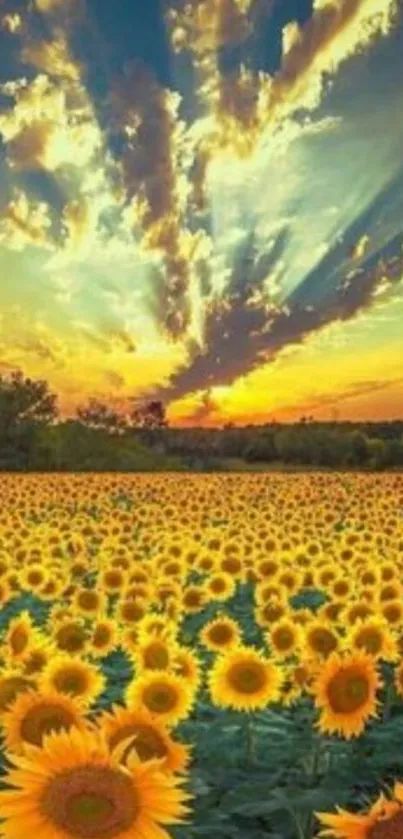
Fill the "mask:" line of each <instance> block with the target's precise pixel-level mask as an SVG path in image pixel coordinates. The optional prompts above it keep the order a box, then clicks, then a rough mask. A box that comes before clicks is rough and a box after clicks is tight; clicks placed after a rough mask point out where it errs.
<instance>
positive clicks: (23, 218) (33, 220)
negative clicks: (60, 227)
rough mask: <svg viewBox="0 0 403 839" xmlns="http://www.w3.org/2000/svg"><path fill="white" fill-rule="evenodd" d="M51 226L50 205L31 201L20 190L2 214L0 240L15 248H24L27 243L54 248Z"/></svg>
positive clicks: (0, 217) (0, 218)
mask: <svg viewBox="0 0 403 839" xmlns="http://www.w3.org/2000/svg"><path fill="white" fill-rule="evenodd" d="M50 227H51V219H50V216H49V207H48V205H47V204H45V203H44V202H35V201H29V200H28V198H27V196H26V194H25V193H24V192H22V191H20V190H19V191H16V192H15V195H14V198H13V199H12V200H11V201H9V202H8V204H6V206H5V207H4V208H3V211H2V214H1V216H0V241H1V242H2V243H3V244H5V245H7V247H9V248H12V249H14V250H23V249H24V248H25V247H26V246H27V245H33V246H35V247H41V248H50V249H52V248H53V242H52V239H51V237H50Z"/></svg>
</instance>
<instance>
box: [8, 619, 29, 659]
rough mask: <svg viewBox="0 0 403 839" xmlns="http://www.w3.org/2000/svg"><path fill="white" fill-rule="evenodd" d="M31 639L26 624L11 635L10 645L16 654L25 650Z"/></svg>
mask: <svg viewBox="0 0 403 839" xmlns="http://www.w3.org/2000/svg"><path fill="white" fill-rule="evenodd" d="M28 641H29V635H28V632H27V630H26V628H25V626H18V627H16V628H15V629H14V631H13V632H12V633H11V636H10V647H11V649H12V651H13V653H14V654H15V655H20V653H22V652H24V650H25V647H26V646H27V644H28Z"/></svg>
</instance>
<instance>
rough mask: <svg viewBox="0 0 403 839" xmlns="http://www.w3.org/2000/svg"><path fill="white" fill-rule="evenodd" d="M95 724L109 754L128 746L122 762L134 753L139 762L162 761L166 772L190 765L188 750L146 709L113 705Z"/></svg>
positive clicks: (177, 770)
mask: <svg viewBox="0 0 403 839" xmlns="http://www.w3.org/2000/svg"><path fill="white" fill-rule="evenodd" d="M97 725H98V726H99V728H100V730H101V731H102V733H103V734H104V735H105V738H106V741H107V743H108V746H109V749H110V750H111V751H113V750H114V749H115V748H116V747H117V746H118V745H119V744H120V743H123V742H126V743H127V746H126V750H125V752H124V755H123V760H124V761H126V760H127V757H128V755H130V754H131V752H133V751H134V752H136V753H137V755H138V756H139V758H140V760H142V761H146V760H155V759H158V760H162V761H163V767H162V768H163V769H164V770H168V771H169V772H183V770H184V769H185V768H186V766H187V764H188V762H189V749H188V748H187V747H186V746H183V745H182V744H181V743H176V742H175V741H174V740H173V739H172V737H171V735H170V733H169V732H168V730H167V729H166V728H165V726H164V725H163V724H162V723H161V722H160V720H159V719H157V718H156V717H154V716H153V714H151V713H150V711H148V710H147V708H138V709H134V710H130V709H129V708H122V707H120V706H119V705H115V706H114V708H113V710H112V712H106V711H105V712H104V713H103V714H101V715H100V716H99V717H98V718H97Z"/></svg>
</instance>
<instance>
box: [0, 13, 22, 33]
mask: <svg viewBox="0 0 403 839" xmlns="http://www.w3.org/2000/svg"><path fill="white" fill-rule="evenodd" d="M0 26H1V28H2V29H4V30H5V31H6V32H10V34H11V35H15V34H17V33H19V32H20V31H21V29H22V17H21V15H20V14H19V13H18V12H13V13H10V14H7V15H4V17H2V18H1V20H0Z"/></svg>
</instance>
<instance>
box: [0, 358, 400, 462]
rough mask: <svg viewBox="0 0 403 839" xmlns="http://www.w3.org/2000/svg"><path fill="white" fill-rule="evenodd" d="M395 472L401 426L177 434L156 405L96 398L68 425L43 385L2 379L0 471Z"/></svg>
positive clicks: (297, 426) (298, 426) (302, 424)
mask: <svg viewBox="0 0 403 839" xmlns="http://www.w3.org/2000/svg"><path fill="white" fill-rule="evenodd" d="M269 466H271V467H273V468H285V469H287V468H288V469H292V468H328V469H376V470H382V469H390V468H399V467H403V420H396V421H394V422H373V423H351V422H316V421H314V419H313V418H312V417H303V418H301V420H300V421H299V422H296V423H293V424H290V425H284V424H281V423H277V422H270V423H267V424H266V425H262V426H253V425H249V426H243V427H236V426H234V425H231V424H228V425H226V426H224V427H222V428H177V427H175V428H174V427H170V426H169V424H168V421H167V417H166V411H165V407H164V405H163V404H162V403H161V402H160V401H158V400H154V401H153V400H151V401H145V402H139V401H138V400H133V402H132V405H131V408H130V410H129V411H128V412H127V413H126V414H124V415H123V414H121V413H119V412H118V411H116V410H114V409H113V408H111V407H110V406H108V405H106V404H104V403H102V402H100V401H98V400H96V399H90V400H89V401H88V403H87V404H86V405H84V406H80V407H79V408H78V409H77V411H76V414H75V416H74V417H72V418H69V419H63V418H61V417H60V414H59V410H58V405H57V397H56V395H55V394H54V393H52V392H51V390H50V388H49V385H48V383H47V382H46V381H44V380H34V379H31V378H29V377H26V376H24V374H23V373H22V372H21V371H18V372H13V373H11V374H10V375H2V376H0V470H1V471H74V472H77V471H94V472H96V471H129V472H130V471H154V470H169V469H171V470H187V469H191V470H195V471H203V470H205V471H214V470H235V469H243V468H260V467H262V468H265V467H269Z"/></svg>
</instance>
